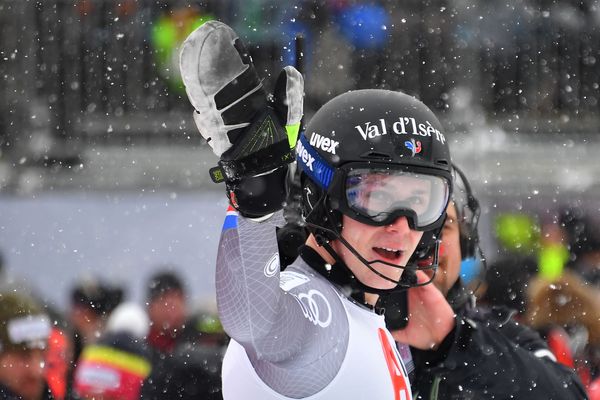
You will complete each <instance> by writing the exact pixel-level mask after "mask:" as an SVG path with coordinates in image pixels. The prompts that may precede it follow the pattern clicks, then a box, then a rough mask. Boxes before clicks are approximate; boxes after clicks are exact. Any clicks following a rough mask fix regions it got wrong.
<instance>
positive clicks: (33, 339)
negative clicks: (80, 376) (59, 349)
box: [0, 291, 52, 400]
mask: <svg viewBox="0 0 600 400" xmlns="http://www.w3.org/2000/svg"><path fill="white" fill-rule="evenodd" d="M50 329H51V326H50V319H49V317H48V316H47V315H46V314H45V313H43V311H42V308H41V307H40V306H39V305H38V304H36V303H35V302H34V301H33V300H32V299H31V298H29V297H27V296H25V295H22V294H20V293H18V292H16V291H12V292H6V293H2V294H0V398H1V399H3V400H13V399H14V400H42V399H52V397H51V395H50V392H49V390H48V389H47V386H46V381H45V377H44V361H45V354H44V351H45V349H46V347H47V345H48V337H49V335H50Z"/></svg>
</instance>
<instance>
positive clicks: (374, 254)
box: [180, 21, 455, 399]
mask: <svg viewBox="0 0 600 400" xmlns="http://www.w3.org/2000/svg"><path fill="white" fill-rule="evenodd" d="M180 68H181V72H182V77H183V80H184V83H185V86H186V91H187V94H188V97H189V99H190V102H191V103H192V105H193V106H194V108H195V110H196V111H195V113H194V120H195V122H196V124H197V126H198V128H199V130H200V133H201V134H202V135H203V136H204V138H206V139H207V141H208V143H209V145H211V146H212V148H213V151H214V153H215V154H216V155H217V156H218V157H219V158H220V161H219V166H218V167H216V168H213V169H212V170H211V176H212V177H213V179H214V180H215V181H225V184H226V193H227V196H228V198H229V201H230V204H231V206H230V208H229V210H228V212H227V217H226V219H225V223H224V226H223V232H222V236H221V241H220V245H219V252H218V256H217V273H216V290H217V301H218V311H219V316H220V318H221V322H222V324H223V327H224V328H225V330H226V332H227V333H228V334H229V335H230V336H231V338H232V340H231V342H230V344H229V347H228V350H227V353H226V355H225V358H224V362H223V372H222V379H223V395H224V398H225V399H241V398H243V399H292V398H293V399H300V398H310V399H331V398H344V399H366V398H373V399H410V398H412V395H411V392H410V383H409V381H408V377H407V371H406V369H405V366H404V364H403V362H402V360H401V358H400V356H399V354H398V351H397V350H396V347H395V343H394V339H393V338H392V336H391V334H390V333H389V331H388V330H387V329H386V327H385V322H384V317H383V315H382V314H383V312H382V310H380V309H379V308H378V306H377V304H378V298H379V297H384V296H386V295H387V294H388V293H390V292H393V291H396V290H399V289H405V288H407V287H411V286H414V288H412V289H410V290H414V291H416V292H415V293H416V298H418V300H419V301H414V302H413V303H412V304H411V309H410V312H411V313H412V314H413V315H417V316H419V318H418V319H417V320H416V321H417V322H416V323H414V324H411V325H410V326H409V327H407V328H406V329H405V330H404V331H403V333H404V335H405V338H404V339H405V340H406V343H408V344H410V345H412V346H414V347H416V348H421V349H432V348H433V349H434V348H436V347H437V346H438V345H439V344H440V343H441V342H442V341H443V340H444V338H445V337H446V335H448V334H449V333H450V332H451V331H452V330H453V328H454V324H455V322H454V316H453V311H452V308H451V307H450V305H449V304H448V303H447V301H446V300H445V298H444V296H443V295H442V294H441V292H440V291H439V290H437V289H436V288H435V287H434V286H433V285H427V283H429V282H430V281H431V278H429V277H428V276H427V275H426V274H425V273H424V271H423V270H422V268H425V269H427V268H434V267H435V260H436V259H437V251H438V246H439V241H438V240H437V238H436V235H437V233H439V231H440V230H441V227H442V225H443V222H444V218H445V210H446V207H447V205H448V201H449V198H450V195H451V189H452V179H451V165H450V154H449V150H448V144H447V142H446V140H445V137H444V135H443V129H442V127H441V125H440V123H439V121H438V120H437V118H436V117H435V116H434V114H433V113H432V112H431V111H430V110H429V109H428V108H427V107H426V106H425V105H424V104H423V103H421V102H420V101H418V100H416V99H414V98H412V97H410V96H408V95H405V94H401V93H397V92H392V91H387V90H375V89H367V90H359V91H354V92H348V93H345V94H342V95H340V96H338V97H336V98H334V99H333V100H331V101H330V102H328V103H327V104H325V105H324V106H323V107H322V108H321V109H320V110H319V111H317V113H316V114H315V115H314V116H313V118H312V119H311V121H310V123H309V124H308V126H307V127H306V130H305V131H304V132H303V133H302V135H301V136H300V139H299V142H298V144H297V148H296V154H297V164H298V165H299V168H301V186H302V193H303V198H302V208H303V215H304V219H305V222H306V226H307V228H308V230H309V231H310V235H309V237H308V239H307V241H306V244H305V245H304V246H303V247H302V248H301V249H300V250H299V254H300V257H298V259H297V260H295V261H294V262H293V263H292V264H291V265H289V266H288V267H287V268H286V269H285V270H284V271H280V263H279V255H278V248H277V240H276V227H277V226H282V225H283V223H284V220H283V217H282V213H281V211H280V210H281V208H282V205H283V202H284V199H285V195H286V191H285V180H286V174H287V171H288V164H289V162H290V161H292V160H293V148H294V146H295V145H296V137H297V136H296V135H297V132H298V125H299V122H300V118H301V116H302V92H303V80H302V76H301V75H300V74H299V73H298V71H296V70H295V69H294V68H293V67H286V68H284V71H283V72H282V73H281V74H280V76H279V78H278V81H277V84H276V85H275V91H274V95H273V96H272V97H267V96H266V95H265V92H264V89H263V88H262V84H261V82H260V80H259V79H258V76H257V75H256V72H255V70H254V67H253V65H252V63H251V59H250V57H249V56H248V54H247V52H246V51H245V49H244V47H243V45H242V44H241V42H240V40H239V38H238V37H237V35H236V34H235V32H233V30H231V28H229V27H228V26H226V25H225V24H222V23H220V22H216V21H211V22H207V23H205V24H204V25H202V26H201V27H199V28H198V29H197V30H196V31H194V32H193V33H192V34H191V35H190V36H189V37H188V38H187V39H186V41H185V42H184V45H183V47H182V52H181V58H180ZM415 251H416V253H417V255H415ZM429 253H433V254H434V257H433V259H434V262H433V265H429V266H425V267H418V266H417V265H416V263H415V262H414V260H413V258H416V257H419V258H425V257H426V256H427V254H429Z"/></svg>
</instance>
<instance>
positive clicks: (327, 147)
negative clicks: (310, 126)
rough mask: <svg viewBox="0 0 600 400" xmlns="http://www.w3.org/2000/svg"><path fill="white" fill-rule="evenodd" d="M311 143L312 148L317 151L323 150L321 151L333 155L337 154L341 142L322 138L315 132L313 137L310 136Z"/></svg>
mask: <svg viewBox="0 0 600 400" xmlns="http://www.w3.org/2000/svg"><path fill="white" fill-rule="evenodd" d="M309 143H310V145H311V146H313V147H315V148H317V149H321V150H323V151H326V152H328V153H331V154H335V149H336V148H337V147H338V145H339V144H340V142H338V141H337V140H333V139H330V138H328V137H325V136H321V135H319V134H318V133H314V132H313V133H312V135H310V141H309Z"/></svg>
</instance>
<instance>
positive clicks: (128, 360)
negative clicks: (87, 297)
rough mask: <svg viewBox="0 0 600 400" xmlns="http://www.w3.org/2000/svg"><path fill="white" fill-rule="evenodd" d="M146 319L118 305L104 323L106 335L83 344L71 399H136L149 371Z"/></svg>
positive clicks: (139, 309) (137, 309)
mask: <svg viewBox="0 0 600 400" xmlns="http://www.w3.org/2000/svg"><path fill="white" fill-rule="evenodd" d="M148 329H149V319H148V316H147V315H146V312H145V311H144V309H143V308H142V307H140V306H138V305H136V304H133V303H123V304H121V305H119V306H118V307H117V308H116V309H115V310H114V311H113V312H112V313H111V315H110V317H109V318H108V321H107V323H106V332H105V334H104V335H103V336H102V338H101V339H100V340H99V341H98V342H97V343H93V344H89V345H86V346H85V347H84V349H83V352H82V354H81V357H80V359H79V360H78V362H77V369H76V371H75V377H74V387H73V392H74V398H75V399H86V400H94V399H102V400H137V399H139V398H140V389H141V386H142V382H143V380H144V379H145V378H146V377H147V376H148V375H149V374H150V371H151V369H152V366H151V365H152V364H151V356H150V352H149V350H148V348H147V346H146V342H145V336H146V335H147V333H148Z"/></svg>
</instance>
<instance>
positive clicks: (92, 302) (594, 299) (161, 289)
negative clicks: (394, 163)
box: [0, 203, 600, 400]
mask: <svg viewBox="0 0 600 400" xmlns="http://www.w3.org/2000/svg"><path fill="white" fill-rule="evenodd" d="M467 204H468V203H467ZM478 210H479V209H478V208H477V213H478V212H479V211H478ZM465 213H466V214H468V210H467V212H465V211H464V210H463V211H461V214H459V215H464V214H465ZM452 218H456V217H452ZM461 218H463V217H459V221H460V220H461ZM464 218H472V219H475V223H474V224H472V225H471V226H473V227H474V228H473V231H468V230H466V229H462V230H461V231H460V235H461V236H460V240H461V247H462V248H465V249H469V250H468V251H467V252H466V253H465V254H463V257H462V262H461V266H460V281H461V282H462V285H459V286H460V287H463V286H464V287H466V288H468V289H469V290H470V292H471V293H474V294H475V295H476V297H477V300H478V303H479V304H481V305H484V306H487V307H490V309H491V310H506V309H510V310H514V314H503V313H504V311H497V312H498V315H513V316H516V320H517V321H518V322H519V323H520V324H523V325H525V326H529V327H531V328H533V329H534V330H535V331H537V332H538V333H539V334H540V336H541V337H542V338H543V339H544V340H545V341H546V343H547V345H548V348H549V349H550V350H551V352H552V353H553V355H554V357H555V358H556V359H557V361H558V362H560V363H562V364H564V365H565V366H568V367H569V368H573V369H574V370H576V372H577V374H578V375H579V377H580V378H581V381H582V382H583V384H584V385H585V387H586V388H587V390H588V392H589V396H590V399H600V236H599V233H598V230H597V229H595V226H596V225H595V223H594V221H593V219H591V218H589V217H588V216H586V215H585V213H584V212H583V211H582V210H581V209H580V208H576V207H575V208H564V209H561V210H559V211H557V212H556V213H555V215H553V216H552V217H547V218H546V219H541V218H539V217H537V216H536V215H535V214H533V213H531V214H527V213H525V212H523V211H519V212H512V211H507V212H503V213H499V214H498V215H497V216H496V217H495V225H494V227H495V232H494V234H495V237H496V239H497V243H498V244H499V250H498V254H497V255H496V256H497V257H495V258H494V262H493V263H491V264H490V265H489V266H487V265H486V261H485V256H484V255H483V252H482V251H481V249H480V248H479V242H478V240H477V232H476V230H475V228H476V226H477V224H476V217H464ZM465 232H466V233H465ZM443 243H444V242H443V235H442V244H443ZM446 247H447V249H446V250H445V251H450V247H449V246H446ZM443 252H444V251H443ZM448 256H449V255H448ZM441 257H442V259H445V257H447V255H446V254H444V253H443V254H442V256H441ZM446 273H447V272H446V270H445V268H443V269H442V271H441V272H439V274H446ZM448 285H450V286H453V287H455V286H456V287H459V286H457V284H456V283H455V284H452V282H450V283H449V284H448ZM145 287H146V294H145V302H144V304H143V305H140V304H137V303H135V302H132V301H128V300H127V288H126V287H121V286H118V285H115V284H112V283H107V282H106V281H103V280H101V279H96V280H83V281H81V282H79V283H78V284H76V285H75V286H74V287H73V288H72V290H71V292H70V293H69V306H68V309H67V310H66V311H65V312H58V311H57V310H55V309H54V308H53V307H51V306H49V305H48V304H44V303H43V302H42V301H40V299H41V298H42V295H41V290H46V289H47V288H40V292H39V293H36V292H35V291H32V290H31V289H25V288H23V287H22V286H21V287H16V286H15V285H11V284H8V283H7V284H5V285H3V287H1V288H0V397H1V396H2V395H3V396H4V397H2V398H6V399H13V398H14V399H25V400H41V399H55V400H57V399H65V400H67V399H68V400H83V399H87V400H92V399H94V400H111V399H114V400H116V399H121V400H129V399H131V400H133V399H143V400H149V399H166V398H169V399H170V398H177V399H183V400H185V399H220V398H222V395H221V378H220V371H221V363H222V357H223V355H224V351H225V347H226V345H227V343H228V337H227V335H226V334H225V333H224V332H223V329H222V327H221V324H220V322H219V320H218V317H217V316H216V314H215V313H214V311H209V307H206V310H202V311H198V310H192V308H191V307H190V305H189V304H188V302H189V298H190V293H189V292H188V290H187V289H186V287H185V283H184V282H183V281H182V278H181V277H180V276H179V273H178V271H177V269H176V268H175V267H174V266H165V267H161V268H158V269H156V271H155V273H154V274H153V275H152V276H151V278H150V279H149V280H148V282H147V283H146V286H145ZM450 291H452V290H450ZM449 295H450V294H449ZM11 396H13V397H11Z"/></svg>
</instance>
